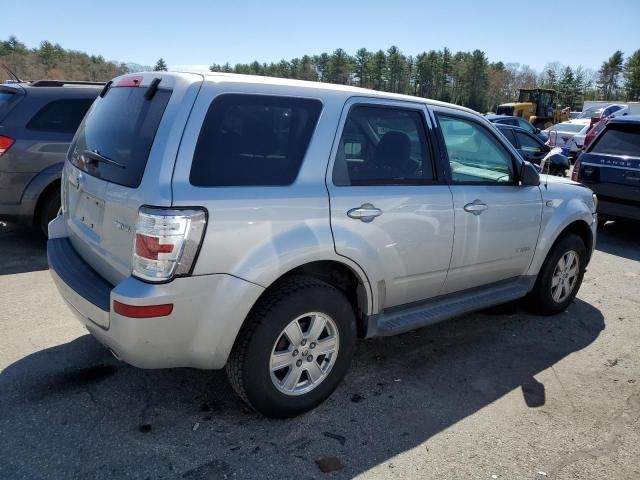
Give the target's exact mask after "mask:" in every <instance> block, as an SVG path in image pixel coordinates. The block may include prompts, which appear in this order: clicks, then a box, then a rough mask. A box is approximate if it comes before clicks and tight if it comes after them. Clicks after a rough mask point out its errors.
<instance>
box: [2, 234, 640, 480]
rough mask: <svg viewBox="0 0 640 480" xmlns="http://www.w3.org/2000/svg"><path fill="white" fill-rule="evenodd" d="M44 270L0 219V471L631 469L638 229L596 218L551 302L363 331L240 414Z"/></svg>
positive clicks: (38, 250) (28, 241)
mask: <svg viewBox="0 0 640 480" xmlns="http://www.w3.org/2000/svg"><path fill="white" fill-rule="evenodd" d="M46 268H47V266H46V259H45V249H44V244H43V243H42V242H41V241H38V240H35V239H33V238H32V234H31V232H29V231H28V230H24V229H20V228H18V227H13V226H6V225H5V226H2V224H0V338H1V339H2V340H1V342H0V367H1V368H2V373H1V374H0V478H2V479H19V478H28V479H41V478H42V479H44V478H47V479H49V478H50V479H70V478H87V479H107V478H140V479H147V478H149V479H156V478H164V479H172V478H185V479H217V478H268V477H271V478H299V479H306V478H348V477H359V478H437V479H448V478H474V479H484V478H486V479H494V478H504V479H543V478H563V479H576V478H583V479H637V478H640V349H639V346H640V313H638V312H639V311H640V234H639V233H638V229H635V230H634V229H631V228H628V229H626V230H625V229H622V228H621V227H618V226H616V225H615V224H611V223H610V224H608V225H607V226H606V227H605V229H604V231H603V232H602V233H601V235H600V238H599V240H598V246H597V251H596V253H595V256H594V258H593V261H592V263H591V265H590V268H589V271H588V273H587V275H586V277H585V283H584V284H583V286H582V289H581V291H580V293H579V295H578V299H577V300H576V302H575V303H574V304H573V305H572V306H571V308H570V309H569V310H568V311H567V312H566V313H563V314H560V315H557V316H555V317H551V318H540V317H535V316H531V315H528V314H526V313H525V312H523V311H519V310H517V309H510V310H507V311H501V312H492V313H482V314H476V315H471V316H467V317H462V318H459V319H456V320H452V321H449V322H445V323H443V324H440V325H436V326H433V327H429V328H425V329H422V330H419V331H415V332H411V333H408V334H405V335H402V336H399V337H394V338H387V339H382V340H379V339H374V340H368V341H365V342H363V343H361V344H360V347H359V350H358V353H357V355H356V359H355V362H354V364H353V366H352V369H351V372H350V374H349V375H348V376H347V378H346V380H345V381H344V383H343V384H342V386H341V387H340V388H339V389H338V390H337V392H336V393H335V394H334V395H333V396H332V397H331V399H330V400H329V401H328V402H326V403H325V404H324V405H322V406H321V407H319V408H318V409H316V410H315V411H313V412H311V413H309V414H307V415H304V416H302V417H300V418H297V419H293V420H289V421H274V420H267V419H264V418H262V417H260V416H258V415H256V414H255V413H252V412H250V411H248V410H247V409H246V408H244V407H243V405H242V403H240V401H239V400H237V399H236V397H235V396H234V395H233V392H232V391H231V388H230V386H229V385H228V383H227V381H226V377H225V375H224V374H223V373H222V372H206V371H196V370H190V369H176V370H163V371H144V370H138V369H136V368H132V367H129V366H127V365H124V364H122V363H120V362H118V361H117V360H116V359H114V358H113V357H111V356H110V355H109V354H108V353H107V351H106V350H105V349H104V348H103V347H101V346H100V345H99V344H98V343H97V342H95V341H94V340H93V339H92V338H91V337H90V336H89V335H87V332H86V331H85V330H84V329H83V328H82V327H81V326H80V324H79V323H77V322H76V320H74V318H73V317H72V316H71V314H70V313H69V312H68V311H67V308H66V307H65V305H64V304H63V302H62V300H61V299H60V298H59V297H58V295H57V292H56V290H55V287H54V285H53V283H52V281H51V279H50V277H49V273H48V272H47V271H46ZM326 457H337V459H338V462H340V464H341V465H342V466H343V468H342V469H341V470H337V471H334V472H332V473H322V472H321V471H320V469H319V468H318V466H317V465H316V463H315V462H316V460H319V459H323V458H326Z"/></svg>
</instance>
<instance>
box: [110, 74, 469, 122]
mask: <svg viewBox="0 0 640 480" xmlns="http://www.w3.org/2000/svg"><path fill="white" fill-rule="evenodd" d="M143 73H154V74H157V73H158V72H138V73H137V74H136V75H140V74H143ZM163 74H165V75H167V74H168V75H176V76H179V75H180V74H196V75H201V76H203V77H204V80H205V81H206V82H213V83H225V82H229V83H244V84H255V85H273V86H290V87H295V88H302V89H308V90H309V92H310V94H313V93H315V94H317V95H322V94H323V93H324V92H326V93H329V94H330V93H334V94H343V95H344V97H345V98H348V97H351V96H362V97H375V98H380V99H388V100H398V101H405V102H419V103H423V104H426V105H431V106H442V107H446V108H455V109H457V110H462V111H465V112H469V113H473V114H475V115H479V113H478V112H476V111H475V110H472V109H470V108H467V107H463V106H461V105H455V104H451V103H446V102H441V101H438V100H431V99H429V98H423V97H413V96H411V95H402V94H399V93H390V92H381V91H378V90H371V89H368V88H361V87H354V86H351V85H338V84H334V83H325V82H312V81H307V80H293V79H290V78H279V77H267V76H262V75H244V74H239V73H223V72H206V73H203V72H202V71H180V72H167V73H165V72H163ZM124 76H126V75H123V77H124ZM117 78H121V77H117Z"/></svg>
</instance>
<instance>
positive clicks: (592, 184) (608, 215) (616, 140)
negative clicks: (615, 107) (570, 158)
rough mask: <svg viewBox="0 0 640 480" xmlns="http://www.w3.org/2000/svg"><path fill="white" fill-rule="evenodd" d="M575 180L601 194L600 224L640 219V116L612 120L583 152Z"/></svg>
mask: <svg viewBox="0 0 640 480" xmlns="http://www.w3.org/2000/svg"><path fill="white" fill-rule="evenodd" d="M572 179H573V180H575V181H578V182H581V183H583V184H585V185H587V186H588V187H589V188H591V189H592V190H593V191H594V192H595V193H596V194H597V195H598V214H599V222H600V223H603V222H605V221H607V220H616V219H625V220H636V221H640V115H629V116H625V117H618V118H612V119H609V121H608V122H607V123H606V125H605V127H604V129H603V131H602V132H600V134H599V135H598V136H597V137H596V138H595V139H594V140H593V142H591V144H590V145H589V146H588V147H587V148H586V150H585V151H584V152H583V153H582V155H580V158H579V159H578V161H577V162H576V165H575V167H574V170H573V175H572Z"/></svg>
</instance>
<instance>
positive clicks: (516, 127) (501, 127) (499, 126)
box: [495, 123, 535, 137]
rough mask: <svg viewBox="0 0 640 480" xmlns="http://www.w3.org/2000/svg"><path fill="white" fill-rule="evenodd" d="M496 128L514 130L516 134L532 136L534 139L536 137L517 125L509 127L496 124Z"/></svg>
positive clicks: (504, 124) (503, 124)
mask: <svg viewBox="0 0 640 480" xmlns="http://www.w3.org/2000/svg"><path fill="white" fill-rule="evenodd" d="M495 127H496V128H498V129H500V130H514V131H516V132H523V133H526V134H529V135H531V136H532V137H535V135H534V134H532V133H531V132H530V131H529V130H527V129H526V128H522V127H519V126H517V125H508V124H506V123H496V124H495Z"/></svg>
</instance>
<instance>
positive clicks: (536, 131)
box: [533, 127, 542, 135]
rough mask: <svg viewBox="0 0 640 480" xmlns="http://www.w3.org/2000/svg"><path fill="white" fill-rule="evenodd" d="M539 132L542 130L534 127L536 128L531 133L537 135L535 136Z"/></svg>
mask: <svg viewBox="0 0 640 480" xmlns="http://www.w3.org/2000/svg"><path fill="white" fill-rule="evenodd" d="M541 131H542V130H540V129H539V128H538V127H536V128H535V130H534V131H533V132H534V133H535V134H536V135H537V134H538V133H540V132H541Z"/></svg>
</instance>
